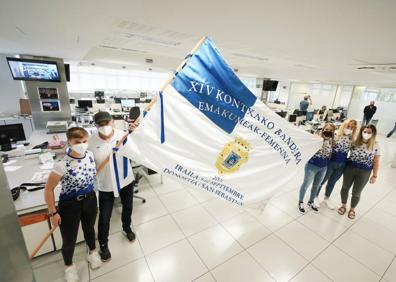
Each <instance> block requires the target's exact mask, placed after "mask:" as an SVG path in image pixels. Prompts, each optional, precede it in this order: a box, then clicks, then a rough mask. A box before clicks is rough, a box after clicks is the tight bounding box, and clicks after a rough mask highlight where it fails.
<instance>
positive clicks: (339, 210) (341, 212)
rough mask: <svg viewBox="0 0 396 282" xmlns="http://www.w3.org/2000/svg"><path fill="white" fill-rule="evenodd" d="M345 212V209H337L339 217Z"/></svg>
mask: <svg viewBox="0 0 396 282" xmlns="http://www.w3.org/2000/svg"><path fill="white" fill-rule="evenodd" d="M345 212H346V207H339V208H338V214H339V215H344V214H345Z"/></svg>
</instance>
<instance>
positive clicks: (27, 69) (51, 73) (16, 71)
mask: <svg viewBox="0 0 396 282" xmlns="http://www.w3.org/2000/svg"><path fill="white" fill-rule="evenodd" d="M7 62H8V66H9V67H10V70H11V74H12V77H13V78H14V80H30V81H53V82H60V76H59V71H58V65H57V64H56V62H55V61H41V60H31V59H19V58H7Z"/></svg>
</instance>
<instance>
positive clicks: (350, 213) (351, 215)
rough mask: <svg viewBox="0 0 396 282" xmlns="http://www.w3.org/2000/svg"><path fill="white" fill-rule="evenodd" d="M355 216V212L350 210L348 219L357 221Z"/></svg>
mask: <svg viewBox="0 0 396 282" xmlns="http://www.w3.org/2000/svg"><path fill="white" fill-rule="evenodd" d="M355 216H356V214H355V211H353V210H349V212H348V218H350V219H355Z"/></svg>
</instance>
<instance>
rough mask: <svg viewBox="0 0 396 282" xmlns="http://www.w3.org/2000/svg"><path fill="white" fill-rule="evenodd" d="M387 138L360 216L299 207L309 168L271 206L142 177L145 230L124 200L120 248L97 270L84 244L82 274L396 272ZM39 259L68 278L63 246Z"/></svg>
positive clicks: (318, 276)
mask: <svg viewBox="0 0 396 282" xmlns="http://www.w3.org/2000/svg"><path fill="white" fill-rule="evenodd" d="M380 143H381V145H382V148H383V152H384V155H383V157H382V160H381V169H380V176H379V178H378V182H377V183H376V184H374V185H367V187H366V188H365V190H364V192H363V195H362V201H361V203H360V204H359V206H358V209H357V218H356V219H355V220H354V221H351V220H349V219H348V218H347V217H346V216H343V217H341V216H339V215H338V214H337V212H336V211H331V210H329V209H327V208H325V207H322V208H321V209H320V212H319V213H318V214H314V213H312V212H309V213H307V214H306V215H303V216H302V215H300V214H299V213H298V212H297V207H296V206H297V190H298V188H299V184H300V183H301V178H302V176H301V175H300V176H299V177H296V179H294V180H293V182H291V183H293V184H290V186H289V187H286V188H285V190H284V191H283V192H281V193H279V194H278V195H276V196H275V197H274V198H273V199H272V200H271V201H270V202H269V203H268V205H267V206H266V208H265V210H264V212H262V213H259V212H257V211H256V210H244V209H241V208H238V207H234V206H231V205H229V204H227V203H224V202H222V201H220V200H217V199H214V198H212V197H211V196H209V195H207V194H205V193H202V192H199V191H194V190H192V189H191V188H185V187H183V186H182V185H180V184H178V183H176V182H174V181H172V180H169V179H164V183H163V184H160V182H159V177H158V176H150V179H149V181H147V180H143V181H142V184H141V186H140V187H139V189H140V193H139V195H140V196H144V197H147V202H146V203H145V204H142V203H141V202H140V201H137V200H136V201H135V202H134V203H135V207H134V212H133V223H134V229H135V231H136V234H137V237H138V240H136V242H135V243H132V244H131V243H129V242H128V241H127V240H126V239H125V238H124V237H123V235H122V233H121V232H120V229H121V225H120V210H119V208H115V212H114V213H113V218H112V228H111V236H110V249H111V251H112V255H113V258H112V260H111V261H110V262H108V263H105V264H103V266H102V267H101V268H100V269H99V270H95V271H92V270H90V269H89V268H88V265H87V263H86V262H85V260H84V258H85V247H84V244H79V245H78V246H77V249H76V253H75V262H76V264H77V265H78V269H79V273H80V277H81V281H95V282H99V281H111V282H117V281H128V282H133V281H169V282H177V281H199V282H213V281H227V282H232V281H243V282H245V281H249V282H250V281H260V282H261V281H263V282H264V281H303V282H307V281H313V282H320V281H348V282H354V281H359V282H363V281H396V204H395V203H396V183H395V176H396V169H395V168H391V167H390V161H391V158H392V157H393V155H394V154H395V153H396V138H392V140H391V141H389V140H386V141H385V140H384V139H383V138H381V142H380ZM340 184H341V183H337V186H336V190H335V191H334V193H333V201H334V202H335V203H337V202H338V201H339V189H340ZM337 204H338V203H337ZM33 266H34V269H35V273H36V276H37V281H51V282H52V281H62V277H63V266H62V259H61V256H60V253H54V254H50V255H45V256H42V257H40V258H38V259H35V260H34V261H33Z"/></svg>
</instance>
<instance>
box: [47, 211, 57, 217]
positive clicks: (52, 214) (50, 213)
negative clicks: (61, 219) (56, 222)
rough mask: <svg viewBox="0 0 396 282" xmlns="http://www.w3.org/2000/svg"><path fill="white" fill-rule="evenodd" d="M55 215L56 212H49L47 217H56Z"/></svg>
mask: <svg viewBox="0 0 396 282" xmlns="http://www.w3.org/2000/svg"><path fill="white" fill-rule="evenodd" d="M57 213H58V211H55V212H49V213H48V215H49V217H53V216H54V215H56V214H57Z"/></svg>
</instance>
